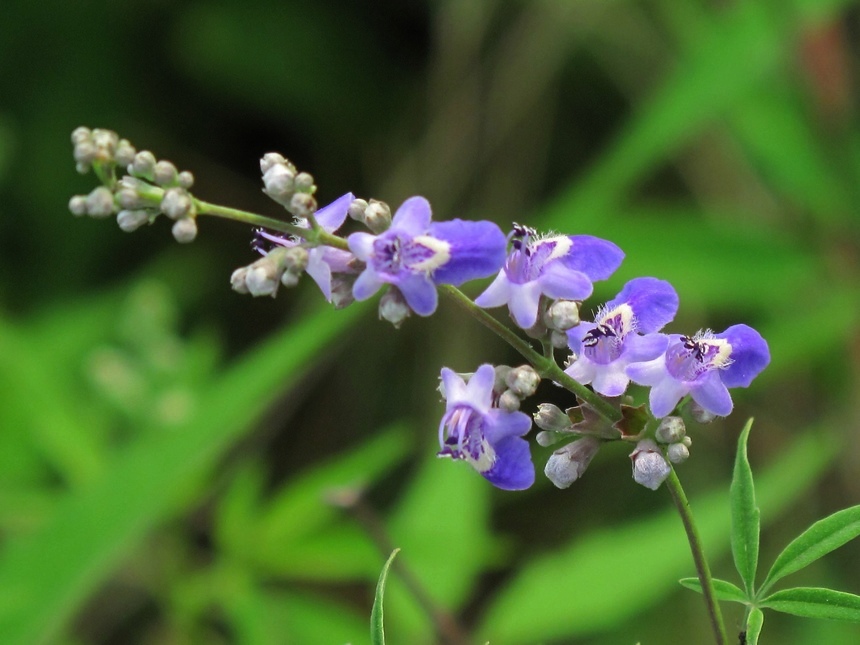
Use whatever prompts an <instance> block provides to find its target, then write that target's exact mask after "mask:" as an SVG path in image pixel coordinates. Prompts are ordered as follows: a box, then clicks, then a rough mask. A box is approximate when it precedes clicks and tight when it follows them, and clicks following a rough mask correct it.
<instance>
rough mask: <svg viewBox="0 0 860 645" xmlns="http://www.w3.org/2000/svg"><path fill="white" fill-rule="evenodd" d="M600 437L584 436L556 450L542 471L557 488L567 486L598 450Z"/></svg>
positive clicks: (583, 470) (582, 470)
mask: <svg viewBox="0 0 860 645" xmlns="http://www.w3.org/2000/svg"><path fill="white" fill-rule="evenodd" d="M600 443H601V442H600V439H597V438H596V437H590V436H585V437H582V439H577V440H576V441H574V442H573V443H569V444H567V445H566V446H564V447H563V448H559V449H558V450H556V451H555V452H554V453H552V455H550V458H549V459H548V460H547V462H546V467H545V468H544V470H543V472H544V474H545V475H546V476H547V478H548V479H549V480H550V481H551V482H552V483H553V484H555V486H556V487H557V488H568V487H569V486H570V485H571V484H572V483H573V482H575V481H576V480H577V479H579V478H580V477H582V474H583V473H584V472H585V469H586V468H588V464H590V463H591V460H592V459H594V455H596V454H597V451H598V450H600Z"/></svg>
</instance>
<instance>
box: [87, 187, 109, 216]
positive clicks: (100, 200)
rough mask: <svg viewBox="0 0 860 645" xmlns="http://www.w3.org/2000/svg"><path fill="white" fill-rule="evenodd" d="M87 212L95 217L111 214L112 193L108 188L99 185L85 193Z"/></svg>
mask: <svg viewBox="0 0 860 645" xmlns="http://www.w3.org/2000/svg"><path fill="white" fill-rule="evenodd" d="M87 214H88V215H89V216H90V217H95V218H102V217H110V216H111V215H113V193H112V192H111V191H110V189H108V188H106V187H104V186H99V187H98V188H96V189H94V190H93V191H92V192H91V193H90V194H89V195H87Z"/></svg>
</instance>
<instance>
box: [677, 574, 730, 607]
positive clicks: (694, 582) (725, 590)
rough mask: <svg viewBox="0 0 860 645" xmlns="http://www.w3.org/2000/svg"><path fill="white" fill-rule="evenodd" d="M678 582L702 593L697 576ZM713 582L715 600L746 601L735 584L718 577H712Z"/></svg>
mask: <svg viewBox="0 0 860 645" xmlns="http://www.w3.org/2000/svg"><path fill="white" fill-rule="evenodd" d="M678 582H679V583H681V586H683V587H686V588H687V589H692V590H693V591H696V592H698V593H702V583H701V582H699V579H698V578H681V579H680V580H679V581H678ZM713 583H714V593H715V594H716V596H717V600H727V601H729V602H739V603H746V602H747V595H746V594H745V593H744V592H743V590H742V589H741V588H740V587H738V586H737V585H734V584H732V583H731V582H728V581H726V580H719V579H718V578H714V579H713Z"/></svg>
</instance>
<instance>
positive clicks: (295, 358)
mask: <svg viewBox="0 0 860 645" xmlns="http://www.w3.org/2000/svg"><path fill="white" fill-rule="evenodd" d="M362 311H364V308H363V307H360V306H359V307H350V308H349V309H347V310H345V311H340V312H337V313H335V312H332V311H330V310H321V311H319V312H318V313H317V314H316V315H309V316H308V317H307V318H305V319H304V320H303V321H302V322H300V323H298V324H296V325H295V326H293V327H290V328H288V329H286V330H284V331H282V332H281V333H279V334H277V335H276V336H274V337H273V338H271V339H270V340H269V341H267V342H266V343H264V344H262V345H261V346H259V347H258V348H256V349H255V350H253V351H252V352H250V353H249V354H248V355H247V356H246V357H245V358H244V359H242V360H240V361H239V362H237V363H236V364H235V365H233V366H232V367H231V368H229V369H228V370H226V371H225V372H224V373H223V375H222V376H221V378H220V379H218V380H217V381H216V382H215V383H214V384H213V385H212V386H211V388H210V389H209V390H207V391H204V392H203V393H202V394H201V397H202V398H201V401H200V406H199V408H198V413H197V414H196V415H195V416H194V417H192V418H191V419H189V420H188V421H187V422H186V423H184V424H183V425H182V426H178V427H177V428H175V429H174V430H172V431H171V432H169V433H151V434H147V435H146V436H144V437H142V438H141V439H139V440H137V441H136V442H135V443H134V444H132V445H131V446H130V447H129V448H128V449H127V450H125V451H124V454H121V455H120V456H118V457H117V458H116V459H115V460H114V462H113V465H112V466H111V467H109V468H108V470H107V471H106V472H105V473H104V475H103V476H102V477H101V478H100V479H98V480H96V481H95V482H93V483H92V485H91V486H89V487H88V488H86V489H84V490H82V491H81V492H80V493H78V494H74V495H71V496H70V497H69V498H68V499H66V500H64V502H63V503H62V505H61V506H60V507H59V508H58V510H57V513H56V515H55V516H54V517H53V518H52V520H51V521H49V522H48V523H47V525H46V526H44V527H43V528H42V530H40V531H39V532H38V533H36V534H35V535H30V536H27V537H26V538H25V539H20V540H16V541H14V542H10V543H9V544H7V545H6V548H5V549H4V550H3V553H2V555H0V590H2V591H0V594H2V595H0V634H3V640H4V642H5V643H10V644H18V643H20V644H22V645H31V644H33V643H43V642H46V641H50V640H52V639H55V638H56V636H57V633H58V632H59V630H60V628H61V627H62V625H63V624H64V623H65V621H66V620H67V619H68V618H69V617H70V616H71V615H72V613H73V612H74V611H75V609H76V608H77V607H78V605H79V604H80V603H81V602H82V601H83V600H84V599H85V598H86V597H87V596H88V595H89V594H90V593H92V591H93V590H94V589H95V588H96V587H97V585H98V584H99V583H100V582H101V581H102V580H103V579H104V578H105V577H106V576H107V575H109V574H110V572H111V570H112V569H113V568H114V567H115V566H116V565H117V563H118V562H119V561H120V560H121V559H122V558H123V557H124V556H125V555H126V554H127V553H128V552H129V551H130V550H131V549H132V548H133V547H134V546H135V545H136V544H137V543H138V542H139V541H140V539H141V538H142V537H144V535H145V534H146V533H147V532H148V531H149V530H151V529H152V528H153V527H154V526H155V525H156V524H157V523H158V522H159V521H161V520H163V519H164V518H166V517H167V516H169V515H170V514H171V513H172V512H175V511H176V510H177V506H179V504H180V503H182V502H185V503H188V502H189V501H190V500H189V499H188V498H189V496H190V493H192V492H193V491H194V490H195V488H196V487H198V486H199V485H200V483H201V482H202V481H203V480H205V478H206V476H207V475H208V474H209V473H210V472H211V470H212V469H213V467H214V466H215V465H216V464H217V462H218V460H219V459H220V458H221V457H222V455H223V454H224V453H225V451H226V450H227V449H228V448H229V447H230V446H231V445H232V444H233V443H235V441H236V440H237V439H238V438H239V437H241V436H242V435H243V434H244V433H246V432H248V431H249V430H250V429H251V428H253V425H254V421H255V420H256V419H257V418H259V416H260V415H261V414H262V413H263V412H264V411H265V409H266V408H267V407H268V406H269V405H271V403H272V402H273V401H274V400H275V398H276V397H277V396H279V395H281V394H282V393H283V392H285V391H287V390H289V388H290V387H292V386H294V385H296V384H297V383H298V382H299V380H300V378H301V376H302V375H303V374H304V372H305V371H306V370H307V368H308V367H309V366H310V364H311V363H312V362H313V361H314V360H318V359H319V357H320V355H321V354H322V353H323V352H324V351H325V350H326V348H327V347H329V346H330V345H331V343H332V341H333V340H334V339H335V337H336V335H337V334H338V333H340V332H342V331H343V330H344V329H346V328H347V327H348V326H349V324H350V323H351V322H352V321H353V320H354V319H355V317H356V316H357V315H358V314H359V313H360V312H362Z"/></svg>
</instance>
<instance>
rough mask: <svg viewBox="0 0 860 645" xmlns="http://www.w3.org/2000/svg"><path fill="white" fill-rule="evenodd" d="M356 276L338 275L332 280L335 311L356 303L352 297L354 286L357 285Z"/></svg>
mask: <svg viewBox="0 0 860 645" xmlns="http://www.w3.org/2000/svg"><path fill="white" fill-rule="evenodd" d="M355 279H356V276H354V275H352V274H349V273H336V274H334V275H333V276H332V278H331V304H333V305H334V308H335V309H343V308H345V307H349V305H351V304H352V303H353V302H355V296H353V295H352V285H354V284H355Z"/></svg>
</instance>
